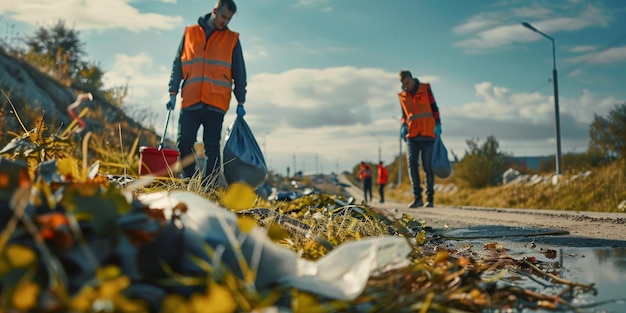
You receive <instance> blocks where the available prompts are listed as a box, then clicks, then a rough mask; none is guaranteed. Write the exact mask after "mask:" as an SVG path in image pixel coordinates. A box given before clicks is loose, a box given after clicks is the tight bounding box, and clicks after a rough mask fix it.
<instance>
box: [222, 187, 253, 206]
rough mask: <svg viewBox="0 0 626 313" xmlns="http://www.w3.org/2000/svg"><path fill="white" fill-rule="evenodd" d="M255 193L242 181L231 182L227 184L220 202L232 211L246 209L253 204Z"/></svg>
mask: <svg viewBox="0 0 626 313" xmlns="http://www.w3.org/2000/svg"><path fill="white" fill-rule="evenodd" d="M254 201H256V193H255V192H254V189H252V187H250V186H248V185H246V184H243V183H232V184H230V185H228V188H227V189H226V192H225V193H224V196H222V203H223V204H224V206H226V207H227V208H229V209H231V210H233V211H235V212H236V211H241V210H246V209H249V208H251V207H252V205H254Z"/></svg>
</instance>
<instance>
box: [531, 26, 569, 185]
mask: <svg viewBox="0 0 626 313" xmlns="http://www.w3.org/2000/svg"><path fill="white" fill-rule="evenodd" d="M522 25H523V26H524V27H526V28H528V29H530V30H532V31H534V32H536V33H538V34H540V35H542V36H544V37H546V38H548V39H550V41H551V42H552V87H553V88H554V122H555V133H556V174H557V175H561V174H562V168H561V116H560V113H559V81H558V75H557V71H556V44H555V42H554V38H552V37H550V36H548V35H547V34H545V33H544V32H542V31H540V30H538V29H537V28H535V27H534V26H532V25H530V23H526V22H524V23H522Z"/></svg>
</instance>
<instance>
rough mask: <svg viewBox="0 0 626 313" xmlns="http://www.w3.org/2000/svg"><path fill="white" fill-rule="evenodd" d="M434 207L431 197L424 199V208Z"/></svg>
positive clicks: (433, 200)
mask: <svg viewBox="0 0 626 313" xmlns="http://www.w3.org/2000/svg"><path fill="white" fill-rule="evenodd" d="M434 206H435V199H434V198H433V197H432V196H431V197H427V198H426V204H424V207H426V208H432V207H434Z"/></svg>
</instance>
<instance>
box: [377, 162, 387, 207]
mask: <svg viewBox="0 0 626 313" xmlns="http://www.w3.org/2000/svg"><path fill="white" fill-rule="evenodd" d="M388 178H389V174H388V173H387V168H386V167H385V166H384V165H383V162H382V161H378V181H377V183H378V194H379V195H380V203H385V185H386V184H387V179H388Z"/></svg>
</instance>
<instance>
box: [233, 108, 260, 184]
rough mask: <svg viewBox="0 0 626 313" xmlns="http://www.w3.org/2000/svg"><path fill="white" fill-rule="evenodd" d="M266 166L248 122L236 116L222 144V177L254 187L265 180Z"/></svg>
mask: <svg viewBox="0 0 626 313" xmlns="http://www.w3.org/2000/svg"><path fill="white" fill-rule="evenodd" d="M266 176H267V167H266V165H265V158H264V157H263V152H261V149H260V148H259V145H258V144H257V142H256V139H255V138H254V134H252V130H251V129H250V127H249V126H248V123H246V121H245V120H244V119H243V117H241V116H237V118H235V120H234V121H233V123H232V124H231V125H230V126H229V127H228V130H227V133H226V143H225V144H224V178H226V182H227V183H228V184H231V183H233V182H243V183H246V184H248V185H250V186H251V187H252V188H256V187H258V186H259V185H261V184H262V183H263V181H265V177H266Z"/></svg>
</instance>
